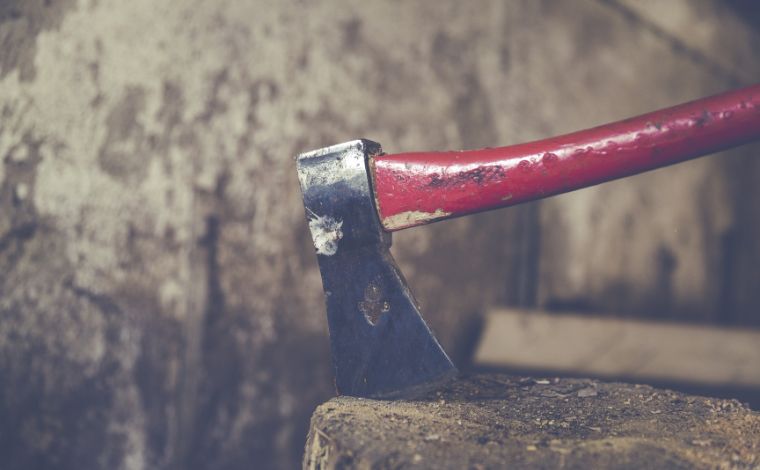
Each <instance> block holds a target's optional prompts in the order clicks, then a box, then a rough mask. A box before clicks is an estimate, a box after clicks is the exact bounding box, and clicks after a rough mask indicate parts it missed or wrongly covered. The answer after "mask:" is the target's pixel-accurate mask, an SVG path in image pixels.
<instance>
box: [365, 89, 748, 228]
mask: <svg viewBox="0 0 760 470" xmlns="http://www.w3.org/2000/svg"><path fill="white" fill-rule="evenodd" d="M755 139H760V84H758V85H753V86H750V87H747V88H743V89H739V90H735V91H731V92H728V93H724V94H721V95H716V96H712V97H709V98H704V99H701V100H697V101H692V102H690V103H686V104H682V105H679V106H675V107H672V108H667V109H663V110H660V111H655V112H653V113H649V114H644V115H642V116H638V117H634V118H630V119H626V120H624V121H619V122H615V123H612V124H607V125H604V126H600V127H595V128H593V129H588V130H584V131H579V132H574V133H572V134H566V135H563V136H559V137H554V138H551V139H546V140H540V141H536V142H529V143H524V144H519V145H513V146H509V147H500V148H486V149H482V150H470V151H453V152H411V153H398V154H394V155H382V154H381V155H376V156H374V157H371V158H370V159H369V168H370V173H371V180H372V187H373V190H374V195H375V202H376V207H377V210H378V212H379V215H380V220H381V221H382V223H383V227H384V228H385V229H386V230H388V231H395V230H401V229H404V228H407V227H413V226H415V225H422V224H426V223H430V222H434V221H436V220H442V219H447V218H452V217H459V216H463V215H467V214H472V213H475V212H481V211H485V210H489V209H496V208H499V207H505V206H511V205H514V204H519V203H521V202H527V201H533V200H536V199H541V198H543V197H547V196H551V195H554V194H560V193H564V192H567V191H572V190H574V189H579V188H585V187H587V186H593V185H595V184H599V183H602V182H604V181H609V180H612V179H616V178H621V177H623V176H628V175H634V174H637V173H641V172H643V171H647V170H652V169H655V168H659V167H662V166H666V165H671V164H673V163H677V162H681V161H684V160H688V159H691V158H695V157H699V156H702V155H706V154H709V153H713V152H716V151H719V150H724V149H727V148H730V147H734V146H737V145H741V144H744V143H747V142H750V141H752V140H755Z"/></svg>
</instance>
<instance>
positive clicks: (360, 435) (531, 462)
mask: <svg viewBox="0 0 760 470" xmlns="http://www.w3.org/2000/svg"><path fill="white" fill-rule="evenodd" d="M757 465H760V414H758V413H755V412H752V411H750V410H748V409H747V408H745V407H743V406H742V405H741V404H740V403H738V402H737V401H733V400H716V399H709V398H702V397H694V396H689V395H684V394H681V393H677V392H672V391H667V390H659V389H655V388H651V387H649V386H643V385H629V384H622V383H600V382H596V381H592V380H587V379H551V380H543V379H530V378H517V377H511V376H506V375H497V374H490V375H478V376H474V377H470V378H467V379H463V380H460V381H458V382H454V383H453V384H450V385H449V386H447V387H446V388H444V389H441V390H440V391H438V392H434V393H431V394H429V395H428V396H426V397H424V398H422V399H419V400H408V401H403V400H402V401H379V400H368V399H358V398H351V397H338V398H334V399H332V400H330V401H328V402H327V403H325V404H323V405H321V406H319V407H318V408H317V410H316V411H315V412H314V415H313V416H312V420H311V428H310V432H309V439H308V442H307V444H306V450H305V455H304V461H303V467H304V468H305V469H309V470H317V469H320V470H325V469H337V468H367V469H368V468H381V469H386V468H394V469H396V468H435V469H444V468H456V469H486V468H528V467H529V468H560V467H568V468H668V469H672V468H689V469H691V468H754V467H756V466H757Z"/></svg>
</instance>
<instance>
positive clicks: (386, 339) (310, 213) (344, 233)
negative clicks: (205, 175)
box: [296, 139, 457, 398]
mask: <svg viewBox="0 0 760 470" xmlns="http://www.w3.org/2000/svg"><path fill="white" fill-rule="evenodd" d="M381 153H382V149H381V147H380V145H379V144H377V143H375V142H371V141H369V140H363V139H361V140H355V141H351V142H346V143H343V144H338V145H333V146H330V147H326V148H323V149H319V150H315V151H311V152H307V153H303V154H301V155H299V156H298V157H297V158H296V167H297V170H298V177H299V181H300V183H301V190H302V192H303V200H304V206H305V211H306V218H307V222H308V225H309V231H310V232H311V236H312V240H313V242H314V247H315V251H316V254H317V261H318V264H319V270H320V274H321V276H322V285H323V287H324V293H325V303H326V306H327V320H328V326H329V329H330V346H331V350H332V358H333V367H334V372H335V386H336V389H337V392H338V393H339V394H341V395H351V396H360V397H372V398H396V397H401V396H412V395H416V394H418V393H421V392H424V391H427V390H429V389H430V388H432V387H434V386H436V385H438V384H440V383H441V382H444V381H446V380H449V379H451V378H453V377H455V376H456V375H457V370H456V368H455V367H454V365H453V363H452V362H451V360H450V359H449V357H448V356H447V355H446V353H445V352H444V350H443V348H442V347H441V346H440V344H439V343H438V341H437V340H436V338H435V336H434V335H433V333H432V331H431V330H430V328H428V326H427V324H425V321H424V320H423V319H422V316H421V315H420V312H419V309H418V306H417V302H416V301H415V299H414V296H413V295H412V293H411V291H410V290H409V288H408V286H407V283H406V280H405V279H404V277H403V275H402V274H401V272H400V271H399V269H398V267H397V266H396V263H395V261H394V260H393V257H392V256H391V254H390V251H389V249H390V245H391V234H390V233H388V232H386V231H384V230H383V228H382V225H381V223H380V219H379V217H378V215H377V211H376V209H375V201H374V197H373V192H372V189H371V186H370V184H371V182H370V176H369V172H368V164H369V160H370V159H371V158H372V157H373V156H376V155H379V154H381Z"/></svg>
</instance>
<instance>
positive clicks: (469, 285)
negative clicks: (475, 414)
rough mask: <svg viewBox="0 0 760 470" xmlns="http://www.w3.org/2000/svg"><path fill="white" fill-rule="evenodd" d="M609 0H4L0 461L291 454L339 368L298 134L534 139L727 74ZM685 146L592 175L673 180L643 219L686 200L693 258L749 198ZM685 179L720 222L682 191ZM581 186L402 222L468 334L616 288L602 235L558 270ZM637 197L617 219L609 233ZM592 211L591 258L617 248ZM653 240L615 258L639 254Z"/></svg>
mask: <svg viewBox="0 0 760 470" xmlns="http://www.w3.org/2000/svg"><path fill="white" fill-rule="evenodd" d="M615 5H617V4H615V3H610V2H599V1H596V0H583V1H578V2H575V3H567V2H561V3H560V2H548V1H547V2H535V1H530V0H523V1H515V2H511V3H508V4H502V2H485V1H483V2H478V3H477V4H475V5H473V4H470V3H462V2H456V1H445V2H441V1H430V2H422V3H417V2H415V3H404V2H393V3H391V2H388V3H382V4H381V3H379V2H372V3H369V2H358V1H357V2H351V1H345V2H342V1H324V2H321V3H306V2H300V1H295V0H292V1H290V0H288V1H281V2H246V1H242V0H225V1H217V2H203V1H190V0H187V1H183V2H164V3H160V2H155V1H151V0H133V1H130V2H119V1H111V0H100V1H95V0H93V1H89V0H81V1H78V2H77V1H43V0H36V1H30V0H10V1H9V0H3V1H0V45H1V46H2V47H1V48H0V159H2V164H1V165H0V273H2V274H0V296H1V297H0V457H1V458H2V461H3V465H2V466H3V468H33V467H34V466H35V465H36V466H39V467H51V466H57V467H61V468H102V467H111V468H134V469H139V468H189V467H190V468H192V467H196V468H249V467H251V466H252V465H256V464H259V465H260V466H270V465H272V466H274V464H273V463H272V462H275V461H276V462H277V464H278V465H279V466H280V467H282V468H292V467H294V466H296V465H298V461H299V459H300V453H301V449H302V444H303V440H304V438H305V432H306V423H307V419H308V416H309V415H310V413H311V411H312V409H313V407H314V406H315V404H316V403H318V402H320V401H323V400H324V399H325V398H327V397H329V396H330V395H331V394H332V388H331V379H330V377H331V373H330V366H329V355H328V344H327V335H326V326H325V321H324V311H323V306H322V297H321V286H320V281H319V276H318V272H317V269H316V262H315V261H316V260H315V259H314V256H313V252H312V250H313V248H312V247H311V245H310V241H309V239H308V234H307V230H306V228H305V224H304V217H303V206H302V204H301V201H300V194H299V192H298V189H297V182H296V178H295V171H294V165H293V161H292V156H293V155H294V154H296V153H297V152H299V151H303V150H307V149H311V148H317V147H321V146H324V145H328V144H331V143H335V142H341V141H344V140H348V139H352V138H355V137H357V136H363V137H367V138H372V139H374V140H377V141H379V142H382V143H384V145H385V147H386V150H389V151H394V150H399V151H400V150H412V149H447V148H472V147H478V146H485V145H495V144H503V143H510V142H517V141H524V140H526V139H530V138H537V137H542V136H546V135H548V134H550V133H553V132H560V131H569V130H573V129H577V128H579V127H582V126H584V125H590V124H594V123H598V122H600V121H602V120H605V119H608V118H618V117H623V116H625V115H627V114H630V113H635V112H639V111H644V110H646V109H648V108H650V107H656V106H660V105H665V104H672V103H675V102H677V101H679V100H681V99H687V98H693V97H696V96H698V95H700V94H703V93H709V92H713V91H719V90H722V89H724V88H727V87H729V86H731V85H733V84H734V83H733V81H732V80H734V78H733V75H735V74H733V75H732V74H728V76H727V75H726V74H725V73H723V72H722V70H723V69H722V68H719V70H718V72H716V71H715V66H713V64H712V63H709V64H707V65H706V64H705V63H703V62H700V60H698V59H695V58H694V57H693V56H692V55H690V54H688V53H686V52H684V50H682V49H679V48H677V47H673V45H672V43H671V42H669V39H668V37H664V36H663V35H662V34H656V33H655V32H653V31H652V30H651V29H648V28H646V27H643V26H642V24H645V22H644V21H643V20H642V19H641V18H639V17H635V16H634V17H632V16H631V15H630V14H628V13H621V11H620V8H618V7H616V6H615ZM716 8H717V7H716ZM730 14H731V12H730V11H729V12H728V13H726V15H729V17H731V16H730ZM732 18H733V17H732ZM745 30H746V28H745ZM745 30H742V31H745ZM708 45H709V44H708ZM721 47H722V46H721ZM716 50H720V48H718V49H716ZM687 52H688V51H687ZM621 57H623V58H625V61H623V62H621V60H620V58H621ZM720 67H723V65H720ZM741 80H744V78H741ZM732 161H738V157H737V159H735V160H732ZM684 168H685V169H683V170H663V171H662V172H661V173H657V174H655V175H652V176H642V177H638V179H637V180H636V181H637V182H636V183H635V184H634V186H633V188H634V189H628V186H626V185H625V184H624V183H619V184H618V185H617V186H614V187H613V186H609V187H608V188H606V189H599V190H591V191H602V193H601V194H603V195H604V197H605V199H606V201H607V202H606V207H608V209H605V210H607V211H608V212H614V209H613V207H614V206H615V205H616V204H623V205H625V204H628V203H629V202H630V200H633V199H635V197H636V194H638V192H640V191H644V190H646V191H648V190H649V189H652V188H654V187H660V186H661V183H662V182H663V181H664V182H666V183H667V191H668V196H667V199H668V200H669V201H671V203H670V205H669V206H666V207H665V208H662V207H661V208H660V209H659V211H660V212H657V214H658V215H656V217H654V219H652V220H654V221H655V222H652V221H651V220H650V218H649V217H646V216H644V215H641V216H640V217H639V216H637V219H636V225H637V226H638V227H640V228H638V229H637V230H640V231H641V232H640V233H644V232H647V229H646V227H660V226H657V225H654V226H652V225H650V224H652V223H655V224H656V223H659V224H661V225H666V224H667V222H668V220H669V218H670V217H671V216H673V215H674V214H681V213H685V214H687V215H686V216H684V217H685V218H684V219H683V221H682V223H679V227H683V228H682V229H681V230H682V231H684V232H687V233H693V234H692V235H690V236H692V237H695V238H696V239H698V240H705V241H703V242H700V244H697V245H696V246H694V247H689V248H684V250H683V254H681V252H680V251H679V253H678V257H679V258H678V259H679V260H680V259H681V258H680V257H681V256H683V257H684V259H689V257H690V256H692V255H694V256H696V259H697V261H696V262H695V264H694V265H693V266H689V265H685V264H683V263H681V264H679V265H678V266H686V268H683V269H687V270H688V271H690V272H691V271H694V272H701V271H700V270H703V269H705V267H707V268H709V269H712V265H711V264H709V263H707V262H706V261H701V260H703V258H704V259H707V258H705V256H707V255H704V253H706V252H710V250H713V249H715V248H714V243H715V240H713V239H710V238H709V237H710V236H712V235H710V234H712V233H713V232H714V227H719V228H721V229H722V228H724V227H727V226H732V224H737V225H736V226H737V227H744V225H741V224H740V223H739V222H738V221H742V220H744V221H746V220H747V219H752V218H754V217H755V216H754V214H753V208H756V207H757V205H753V204H749V203H746V204H745V205H743V206H741V205H734V202H733V201H734V199H732V198H731V197H730V196H729V195H726V194H724V193H725V192H726V191H727V188H728V186H727V181H728V179H729V178H730V176H729V175H730V174H732V173H730V172H731V171H734V170H732V169H731V168H732V167H731V166H730V165H724V164H723V163H721V161H718V160H717V159H712V160H706V161H705V162H698V163H692V164H689V165H688V166H685V167H684ZM713 170H715V171H717V172H718V173H719V175H718V176H717V177H716V178H715V179H711V180H710V181H711V182H710V183H709V184H710V186H709V188H710V189H709V191H707V192H706V193H705V192H703V191H701V184H702V181H706V180H704V178H706V176H707V175H708V174H710V173H711V172H712V171H713ZM753 171H755V174H757V173H756V172H757V171H758V169H757V165H756V164H755V169H754V170H753ZM684 174H685V175H687V176H688V178H686V179H684V177H683V176H682V175H684ZM740 174H742V175H746V174H747V173H746V172H742V171H741V170H740ZM676 175H678V177H676ZM745 179H746V180H747V182H748V183H747V184H748V185H750V184H751V182H752V179H751V178H749V177H748V176H745ZM613 188H617V189H613ZM695 188H696V189H698V190H699V191H697V192H699V193H700V194H701V196H700V197H704V198H706V199H705V200H708V201H712V202H710V204H714V205H700V206H699V207H703V209H701V210H702V212H701V213H703V214H706V215H704V217H708V218H709V220H710V222H709V223H707V224H703V223H700V224H696V225H695V224H694V223H693V222H694V220H693V219H694V218H695V217H696V216H693V215H689V214H693V213H694V211H695V210H696V209H695V207H696V206H695V204H698V202H693V200H692V198H691V197H690V195H691V194H692V193H693V192H694V191H695ZM731 188H733V187H731ZM755 191H757V190H756V189H755ZM618 192H620V194H622V196H620V197H618V196H615V195H616V194H618ZM589 194H594V193H588V192H587V193H582V194H581V193H579V195H578V196H571V198H570V199H562V200H560V199H556V200H552V202H550V203H546V204H545V205H536V204H534V205H531V206H526V207H523V208H516V209H511V210H507V211H500V212H496V213H491V214H484V215H479V216H475V217H472V218H468V219H462V220H456V221H451V222H445V223H441V224H439V225H438V226H431V227H426V228H421V229H413V230H410V231H408V232H405V233H400V234H398V235H397V236H396V247H395V251H396V253H397V254H398V256H399V261H400V264H401V267H402V269H403V270H404V272H405V273H406V274H407V277H408V278H409V279H410V281H411V283H412V285H413V286H414V289H415V292H416V293H417V294H418V296H419V297H420V300H421V302H422V304H423V309H424V311H425V312H426V318H427V319H428V320H429V322H430V324H431V325H432V326H433V327H434V328H435V329H436V330H437V332H438V333H439V336H440V338H441V340H442V342H443V343H444V345H445V347H446V348H447V349H448V350H450V351H452V352H453V353H454V356H455V357H456V358H460V359H461V358H463V357H465V355H466V351H467V347H468V338H469V337H470V335H468V334H467V333H468V331H469V329H470V326H471V325H472V324H473V323H476V322H477V318H478V316H477V314H478V312H479V311H481V310H482V308H483V307H484V306H485V305H490V304H493V303H496V302H506V303H518V304H523V305H529V304H532V303H536V302H539V303H544V304H551V303H552V302H554V303H555V304H561V303H563V302H566V301H567V299H571V300H573V299H576V298H577V297H578V296H579V292H584V293H588V296H589V298H590V299H591V301H590V303H591V304H593V305H596V306H598V305H601V306H603V307H606V306H608V305H612V306H617V304H614V303H610V302H609V301H608V300H605V299H609V297H608V296H607V297H606V296H605V295H602V294H604V293H605V292H607V290H605V289H607V288H606V287H604V285H603V284H604V283H605V282H607V281H605V279H607V277H606V276H607V275H608V274H609V270H605V269H604V266H603V265H602V266H601V267H600V266H599V261H594V260H597V259H598V258H595V257H589V258H588V263H592V264H590V265H588V266H586V265H585V264H584V263H581V266H583V267H582V268H575V267H573V266H575V262H576V261H577V260H578V259H582V260H585V259H586V258H585V257H582V256H583V255H582V254H583V253H586V252H587V251H588V246H589V241H588V238H587V237H586V236H585V235H584V233H585V232H583V230H587V229H585V228H583V227H585V223H579V222H578V220H579V219H576V218H570V217H568V215H569V214H570V213H571V212H570V211H575V213H578V214H581V215H582V216H583V217H586V215H588V214H591V215H588V217H589V220H591V219H593V220H606V219H603V218H604V217H607V215H603V216H601V218H600V216H598V215H594V214H597V212H598V211H596V210H592V207H593V201H590V198H591V196H589ZM712 194H718V195H719V197H718V198H717V199H715V198H714V197H712V196H711V195H712ZM652 197H654V196H652ZM613 198H615V199H620V201H614V200H613ZM679 201H682V202H683V203H684V204H685V208H684V206H683V205H682V204H680V203H679ZM700 201H701V200H700ZM715 201H717V202H715ZM699 204H701V203H699ZM726 205H729V206H730V207H732V208H734V207H735V208H736V209H735V211H734V212H731V214H733V215H730V216H728V218H725V217H726V216H724V215H723V214H724V212H725V211H724V209H725V206H726ZM646 207H647V209H652V207H654V205H652V207H650V206H646ZM640 208H641V206H640V205H636V204H631V205H630V207H629V209H628V211H635V212H636V213H637V214H639V213H640ZM732 210H733V209H732ZM684 211H685V212H684ZM742 211H744V212H742ZM624 213H625V212H620V213H619V214H620V215H619V216H615V217H612V218H610V220H607V221H605V222H604V224H609V227H611V228H610V230H612V231H613V233H615V234H616V233H617V232H614V230H617V229H616V228H615V227H616V226H617V225H616V224H617V222H616V221H618V220H619V218H620V217H622V216H624ZM605 214H607V213H606V212H605ZM539 220H540V221H541V223H542V224H545V225H546V227H547V229H546V230H544V231H541V233H540V235H541V236H540V237H539V236H538V235H539V230H538V227H539V225H538V222H539ZM580 220H584V219H583V218H581V219H580ZM549 227H551V228H550V229H549ZM557 227H559V228H557ZM605 227H607V225H601V222H599V223H598V229H595V230H594V231H593V232H591V233H594V234H597V235H598V236H597V237H596V238H595V240H593V243H592V246H593V247H594V248H595V249H596V250H598V251H597V253H598V254H597V255H595V256H603V254H605V253H606V254H607V255H606V256H613V255H615V253H619V252H620V251H619V245H618V241H617V238H616V237H617V235H615V236H608V237H605V236H603V235H602V234H601V233H602V232H601V230H604V229H605ZM741 230H744V229H743V228H742V229H741ZM741 230H739V231H738V232H736V233H740V234H744V235H741V236H743V237H745V238H746V237H748V235H747V233H749V232H746V230H745V231H744V232H742V231H741ZM748 230H749V229H748ZM753 230H757V228H754V229H753ZM638 233H639V232H637V235H636V237H637V239H638V238H639V237H640V236H641V235H639V234H638ZM755 233H756V232H755ZM563 234H565V235H563ZM604 240H607V241H605V242H604V243H602V241H604ZM641 243H642V245H641V246H642V247H643V248H642V250H643V252H644V255H645V257H644V258H642V259H641V260H638V259H637V260H636V263H637V264H636V266H638V268H636V269H633V268H631V269H625V270H623V269H622V268H621V270H620V274H619V275H618V276H617V277H613V278H611V279H612V280H611V281H610V282H613V281H614V282H619V283H622V284H623V285H628V284H629V283H632V284H631V285H633V286H634V287H635V286H636V282H637V281H636V280H637V279H639V278H640V277H641V276H649V275H650V271H649V270H648V269H647V268H646V266H648V264H647V263H648V262H651V259H652V256H653V253H652V250H651V249H650V244H648V243H649V242H647V243H644V242H643V241H642V242H641ZM660 244H661V243H660V242H657V241H655V242H652V244H651V246H660ZM602 245H604V246H602ZM675 245H678V241H677V240H675V241H673V246H675ZM616 247H617V248H616ZM706 247H707V248H706ZM675 249H677V248H672V250H675ZM552 250H554V251H552ZM755 250H756V251H755V252H754V253H755V254H757V249H755ZM538 253H541V256H540V257H539V256H538ZM657 253H659V252H657V251H656V250H655V251H654V255H657ZM708 258H709V256H708ZM755 259H756V258H755ZM539 260H540V261H539ZM647 260H650V261H647ZM739 261H740V262H743V261H741V259H740V260H739ZM621 263H623V262H622V261H621ZM623 265H624V264H621V266H623ZM560 266H564V268H560ZM615 266H617V265H615ZM752 266H753V265H750V266H749V267H747V266H745V267H744V268H742V269H744V270H745V271H746V272H745V274H743V277H742V276H739V278H737V281H736V282H737V283H741V282H744V284H746V285H752V281H751V280H752V277H751V276H752V273H753V271H752ZM666 268H667V267H666ZM563 269H564V270H563ZM575 269H581V271H580V275H579V274H577V273H576V272H575V271H574V270H575ZM737 270H739V268H737ZM539 272H540V273H541V276H542V277H539V275H538V273H539ZM737 272H740V270H739V271H737ZM624 273H631V274H624ZM709 275H712V274H704V273H703V274H701V275H700V276H702V278H704V277H705V276H709ZM544 278H546V280H545V281H544ZM702 278H700V279H702ZM577 279H581V281H577ZM684 282H686V281H684ZM687 284H688V286H689V288H688V289H682V290H679V291H678V292H682V294H680V293H679V296H681V295H682V296H683V299H684V300H683V302H682V304H683V305H692V303H693V304H700V302H701V301H702V300H703V299H704V298H705V297H704V293H703V292H702V291H701V290H700V289H701V287H702V286H703V285H704V280H702V281H699V282H691V281H689V282H687ZM589 285H593V286H597V287H594V289H589V288H588V286H589ZM679 285H680V284H679ZM737 285H738V284H737ZM451 286H457V287H456V290H455V289H452V287H451ZM599 286H601V287H599ZM631 289H633V290H632V292H634V293H635V294H636V295H631V296H629V297H626V299H633V300H631V302H633V303H634V304H636V305H648V304H647V302H648V301H649V300H647V299H650V298H658V299H659V298H660V297H658V296H659V295H660V294H658V293H657V292H654V291H652V290H651V289H649V290H648V289H634V288H633V287H632V288H631ZM742 292H750V290H749V289H745V290H744V291H742ZM753 292H754V291H753ZM584 295H585V294H584ZM597 295H598V297H597ZM709 295H713V294H709ZM748 295H749V297H747V299H746V300H744V302H745V303H746V305H749V306H754V308H756V306H757V305H758V299H757V297H756V295H757V293H756V292H754V293H751V294H748ZM753 295H754V296H755V297H752V296H753ZM680 298H681V297H679V299H680ZM709 298H712V297H709ZM556 299H559V300H556ZM596 299H601V300H596ZM594 302H597V303H596V304H594ZM636 302H638V303H636ZM737 302H738V301H737ZM700 305H701V304H700ZM622 307H626V306H625V305H622ZM625 310H628V311H633V310H634V309H633V307H631V308H625ZM700 311H701V310H700ZM705 315H708V314H707V313H706V314H705ZM264 463H266V465H264Z"/></svg>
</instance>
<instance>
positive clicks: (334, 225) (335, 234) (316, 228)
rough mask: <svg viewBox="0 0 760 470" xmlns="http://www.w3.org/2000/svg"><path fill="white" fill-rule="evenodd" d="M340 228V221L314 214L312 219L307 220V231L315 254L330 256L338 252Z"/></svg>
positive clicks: (340, 236)
mask: <svg viewBox="0 0 760 470" xmlns="http://www.w3.org/2000/svg"><path fill="white" fill-rule="evenodd" d="M342 227H343V221H342V220H335V219H333V218H332V217H330V216H328V215H323V216H319V215H316V214H314V217H313V218H310V219H309V230H311V238H312V239H314V248H316V249H317V254H319V255H325V256H332V255H334V254H335V253H337V252H338V241H339V240H340V239H341V238H343V230H341V228H342Z"/></svg>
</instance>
